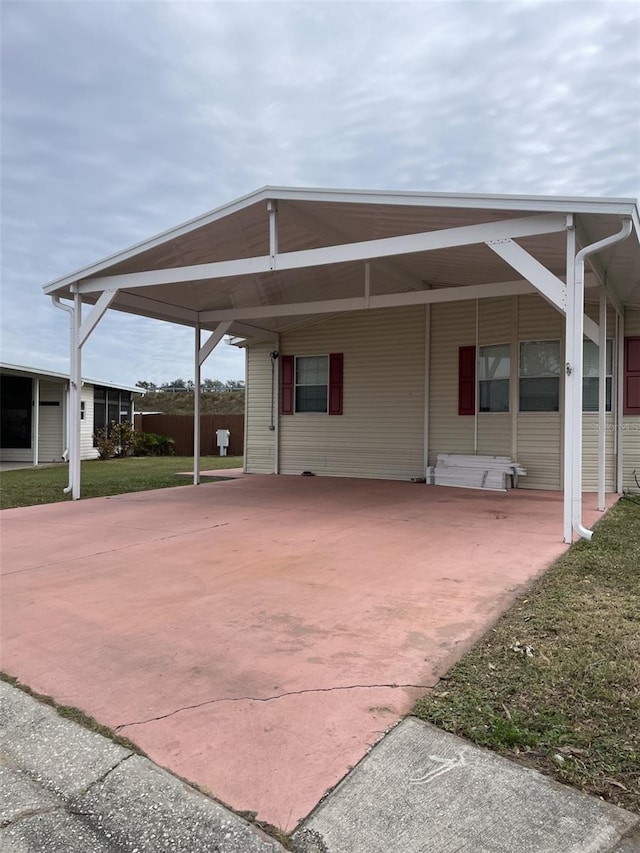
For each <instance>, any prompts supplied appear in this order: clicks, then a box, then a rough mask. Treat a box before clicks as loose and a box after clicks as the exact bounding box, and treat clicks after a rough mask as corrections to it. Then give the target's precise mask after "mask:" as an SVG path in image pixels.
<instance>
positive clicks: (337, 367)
mask: <svg viewBox="0 0 640 853" xmlns="http://www.w3.org/2000/svg"><path fill="white" fill-rule="evenodd" d="M343 365H344V356H343V354H342V353H341V352H332V353H331V355H330V356H329V414H330V415H341V414H342V373H343Z"/></svg>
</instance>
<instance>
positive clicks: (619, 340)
mask: <svg viewBox="0 0 640 853" xmlns="http://www.w3.org/2000/svg"><path fill="white" fill-rule="evenodd" d="M615 426H616V433H615V434H616V492H617V493H618V494H619V495H621V494H622V489H623V487H624V432H623V430H624V315H623V314H617V315H616V415H615Z"/></svg>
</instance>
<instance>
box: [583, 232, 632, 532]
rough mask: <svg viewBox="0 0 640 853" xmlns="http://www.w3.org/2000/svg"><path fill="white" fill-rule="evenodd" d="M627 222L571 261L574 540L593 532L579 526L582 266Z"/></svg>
mask: <svg viewBox="0 0 640 853" xmlns="http://www.w3.org/2000/svg"><path fill="white" fill-rule="evenodd" d="M631 227H632V223H631V219H630V218H628V219H627V218H625V219H624V220H623V223H622V227H621V228H620V231H618V233H617V234H612V235H611V236H610V237H605V238H604V240H598V241H597V242H596V243H592V244H591V245H590V246H585V247H584V248H583V249H580V251H579V252H578V254H577V255H576V257H575V261H574V293H575V299H574V306H573V307H574V317H573V344H574V349H573V357H574V364H573V371H574V374H575V378H574V392H575V393H574V398H573V411H574V414H575V423H574V424H573V429H574V435H573V483H572V496H573V512H572V521H573V529H574V530H575V531H576V533H577V534H578V536H580V537H582V538H583V539H587V540H589V539H591V537H592V536H593V531H591V530H589V529H588V528H587V527H585V526H584V524H583V523H582V379H583V370H582V359H583V337H584V262H585V258H588V257H589V255H593V254H595V253H596V252H601V251H602V250H603V249H606V248H608V247H609V246H613V245H614V244H616V243H620V242H622V241H623V240H626V239H627V237H628V236H629V235H630V234H631Z"/></svg>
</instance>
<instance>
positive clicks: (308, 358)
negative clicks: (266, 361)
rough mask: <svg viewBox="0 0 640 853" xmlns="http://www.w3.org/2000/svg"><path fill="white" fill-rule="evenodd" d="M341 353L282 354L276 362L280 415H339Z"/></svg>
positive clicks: (342, 359)
mask: <svg viewBox="0 0 640 853" xmlns="http://www.w3.org/2000/svg"><path fill="white" fill-rule="evenodd" d="M343 363H344V358H343V355H342V353H341V352H333V353H331V354H330V355H301V356H293V355H283V356H281V359H280V412H281V413H282V414H283V415H293V414H294V412H295V413H296V414H298V413H306V412H316V413H320V414H329V415H341V414H342V373H343Z"/></svg>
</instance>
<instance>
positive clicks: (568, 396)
mask: <svg viewBox="0 0 640 853" xmlns="http://www.w3.org/2000/svg"><path fill="white" fill-rule="evenodd" d="M575 254H576V232H575V227H574V225H573V222H572V223H571V224H570V225H569V226H568V227H567V258H566V264H567V278H566V288H567V290H566V300H567V305H566V314H565V324H564V327H565V335H564V338H565V377H564V482H563V494H564V514H563V531H564V533H563V538H564V541H565V542H567V543H571V542H573V524H572V520H571V513H572V505H573V388H574V362H575V356H574V337H573V316H574V313H575V304H574V303H575V299H574V295H575V284H574V274H575V264H574V259H575Z"/></svg>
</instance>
